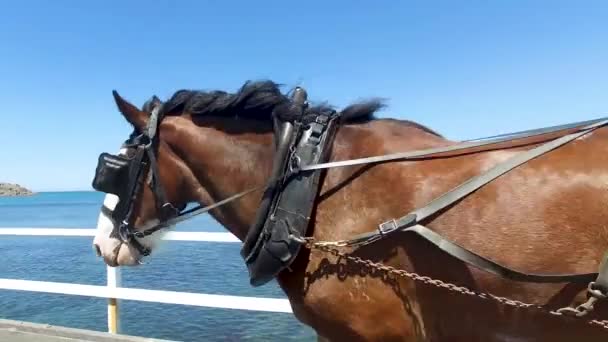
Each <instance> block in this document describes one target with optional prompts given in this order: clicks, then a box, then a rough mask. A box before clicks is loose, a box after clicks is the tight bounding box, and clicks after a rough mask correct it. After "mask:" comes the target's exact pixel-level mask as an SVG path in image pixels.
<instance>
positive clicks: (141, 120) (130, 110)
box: [112, 90, 148, 132]
mask: <svg viewBox="0 0 608 342" xmlns="http://www.w3.org/2000/svg"><path fill="white" fill-rule="evenodd" d="M112 95H113V96H114V101H116V105H117V106H118V110H119V111H120V112H121V113H122V115H123V116H124V117H125V119H126V120H127V121H128V122H129V123H130V124H131V125H133V127H134V128H135V129H137V130H138V131H140V132H141V131H142V130H143V129H144V128H145V127H146V122H147V119H148V114H147V113H146V112H143V111H141V110H139V109H138V108H137V107H135V106H134V105H132V104H131V103H129V102H128V101H127V100H125V99H123V98H122V97H121V96H120V95H118V92H117V91H116V90H112Z"/></svg>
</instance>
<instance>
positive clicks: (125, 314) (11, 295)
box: [0, 190, 316, 341]
mask: <svg viewBox="0 0 608 342" xmlns="http://www.w3.org/2000/svg"><path fill="white" fill-rule="evenodd" d="M103 196H104V194H102V193H99V192H95V191H88V190H69V191H44V192H36V193H35V194H34V195H32V196H24V197H2V198H0V228H1V227H17V228H19V227H28V228H29V227H34V228H95V226H96V223H97V217H98V214H99V207H100V205H101V203H102V201H103ZM175 230H176V231H205V232H226V230H225V229H224V228H223V227H222V226H221V225H219V224H218V223H217V222H216V221H215V220H213V218H211V217H210V216H208V215H203V216H200V217H196V218H194V219H192V220H189V221H186V222H183V223H181V224H179V225H178V226H177V227H176V229H175ZM91 243H92V238H91V237H34V236H0V258H2V260H3V262H2V263H0V277H1V278H11V279H26V280H40V281H55V282H66V283H79V284H87V285H105V283H106V268H105V264H104V263H103V261H102V260H101V259H100V258H98V257H97V256H96V255H95V253H94V252H93V249H92V246H91ZM239 250H240V244H235V243H208V242H182V241H170V242H166V243H164V244H163V246H162V247H161V248H160V249H159V250H158V251H157V252H156V253H154V254H153V255H152V256H151V257H150V258H149V259H148V260H146V264H145V265H143V266H140V267H132V268H122V269H121V275H122V286H125V287H134V288H143V289H153V290H171V291H188V292H197V293H209V294H225V295H237V296H255V297H269V298H286V296H285V294H284V293H283V291H282V290H281V289H280V288H279V286H278V284H277V283H276V282H275V281H273V282H271V283H269V284H267V285H265V286H262V287H258V288H253V287H252V286H250V285H249V281H248V276H247V269H246V267H245V265H244V263H243V261H242V258H241V257H240V254H239ZM0 318H4V319H12V320H22V321H28V322H35V323H46V324H52V325H60V326H67V327H73V328H81V329H90V330H97V331H107V300H106V299H104V298H90V297H82V296H68V295H56V294H44V293H35V292H27V291H6V290H0ZM120 321H121V325H120V327H121V331H120V332H121V333H124V334H128V335H136V336H144V337H151V338H161V339H170V340H178V341H314V340H316V337H315V334H314V332H313V331H312V329H310V328H309V327H307V326H305V325H303V324H301V323H299V322H298V321H297V320H296V319H295V317H293V315H292V314H289V313H268V312H255V311H246V310H232V309H215V308H203V307H194V306H182V305H173V304H160V303H148V302H137V301H125V300H122V301H121V302H120Z"/></svg>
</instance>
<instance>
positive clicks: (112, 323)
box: [106, 266, 120, 334]
mask: <svg viewBox="0 0 608 342" xmlns="http://www.w3.org/2000/svg"><path fill="white" fill-rule="evenodd" d="M106 269H107V278H108V282H107V286H108V287H111V288H117V287H120V269H119V268H118V267H110V266H106ZM108 332H110V333H112V334H118V333H119V332H120V317H119V310H118V299H116V298H108Z"/></svg>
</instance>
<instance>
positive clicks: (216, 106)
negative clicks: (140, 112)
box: [163, 81, 385, 122]
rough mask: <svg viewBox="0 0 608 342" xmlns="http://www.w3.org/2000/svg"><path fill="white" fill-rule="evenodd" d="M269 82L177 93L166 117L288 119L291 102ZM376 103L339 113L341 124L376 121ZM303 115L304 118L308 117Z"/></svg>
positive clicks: (315, 109)
mask: <svg viewBox="0 0 608 342" xmlns="http://www.w3.org/2000/svg"><path fill="white" fill-rule="evenodd" d="M279 87H280V86H279V85H278V84H277V83H274V82H272V81H257V82H246V83H245V84H244V85H243V86H242V87H241V88H240V89H239V90H238V91H237V92H236V93H232V94H231V93H227V92H225V91H220V90H215V91H208V92H205V91H198V90H178V91H177V92H175V94H173V96H171V98H170V99H169V100H168V101H167V102H166V103H165V106H164V108H163V109H164V111H165V114H167V115H170V114H171V113H177V112H186V113H189V114H191V115H224V116H234V117H246V118H250V119H257V120H270V119H272V117H273V115H276V116H278V117H283V118H289V116H290V113H289V110H290V100H289V97H288V96H287V95H284V94H283V93H281V91H280V89H279ZM384 106H385V105H384V103H382V101H380V100H378V99H373V100H370V101H366V102H361V103H355V104H352V105H350V106H347V107H345V108H344V109H342V110H340V114H341V117H342V119H341V120H342V121H343V122H365V121H369V120H373V119H375V116H374V114H375V112H376V111H378V110H380V109H381V108H384ZM334 110H335V109H334V108H333V107H332V106H329V105H326V104H323V105H317V106H312V107H309V108H308V109H307V113H314V112H316V113H318V112H327V111H334ZM307 113H305V114H307Z"/></svg>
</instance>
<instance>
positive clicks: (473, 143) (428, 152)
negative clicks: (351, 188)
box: [301, 117, 608, 171]
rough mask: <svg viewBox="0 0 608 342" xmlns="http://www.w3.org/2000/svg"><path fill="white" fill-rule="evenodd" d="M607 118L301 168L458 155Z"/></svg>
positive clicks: (578, 128)
mask: <svg viewBox="0 0 608 342" xmlns="http://www.w3.org/2000/svg"><path fill="white" fill-rule="evenodd" d="M606 120H608V117H606V118H601V119H596V120H589V121H583V122H579V123H573V124H567V125H560V126H553V127H549V128H542V129H534V130H529V131H523V132H519V133H513V134H504V135H499V136H496V137H494V138H493V139H489V140H483V141H480V140H469V141H464V142H461V143H459V144H456V145H451V146H442V147H435V148H429V149H424V150H417V151H406V152H398V153H392V154H386V155H382V156H373V157H366V158H358V159H349V160H341V161H334V162H328V163H319V164H314V165H305V166H303V167H302V168H301V170H302V171H310V170H319V169H330V168H335V167H344V166H353V165H362V164H377V163H384V162H388V161H396V160H400V161H407V160H420V159H431V158H436V157H441V158H444V157H447V156H453V155H457V154H458V153H465V152H467V150H472V149H474V148H476V147H488V148H489V147H491V146H492V145H498V144H500V143H504V142H510V141H513V140H516V139H526V138H532V137H537V136H540V135H545V134H549V133H557V132H559V131H563V130H566V129H573V128H577V131H580V130H584V129H585V128H584V127H587V126H588V125H587V124H596V123H599V122H603V121H606ZM583 125H585V126H583ZM448 152H449V154H447V155H446V153H448ZM452 152H458V153H452Z"/></svg>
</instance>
